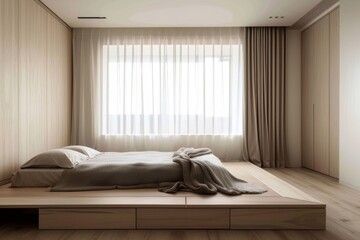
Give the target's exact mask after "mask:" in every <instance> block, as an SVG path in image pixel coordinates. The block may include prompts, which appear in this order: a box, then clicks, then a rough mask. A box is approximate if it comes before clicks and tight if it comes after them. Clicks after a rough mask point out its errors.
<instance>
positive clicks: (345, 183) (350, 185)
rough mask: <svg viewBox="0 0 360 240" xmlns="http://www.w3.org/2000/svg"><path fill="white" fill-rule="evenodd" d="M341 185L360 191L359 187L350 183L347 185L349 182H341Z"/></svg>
mask: <svg viewBox="0 0 360 240" xmlns="http://www.w3.org/2000/svg"><path fill="white" fill-rule="evenodd" d="M339 183H340V184H342V185H345V186H347V187H349V188H351V189H354V190H357V191H360V187H358V186H355V185H352V184H350V183H347V182H344V181H341V180H340V181H339Z"/></svg>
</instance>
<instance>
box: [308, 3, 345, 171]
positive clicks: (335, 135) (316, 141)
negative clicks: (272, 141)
mask: <svg viewBox="0 0 360 240" xmlns="http://www.w3.org/2000/svg"><path fill="white" fill-rule="evenodd" d="M301 35H302V80H301V81H302V85H301V87H302V90H301V91H302V100H301V104H302V111H301V116H302V119H301V122H302V124H301V125H302V126H301V128H302V130H301V131H302V137H301V138H302V140H301V143H302V165H303V166H304V167H306V168H310V169H313V170H315V171H318V172H321V173H324V174H327V175H330V176H333V177H336V178H338V177H339V9H338V8H337V9H335V10H334V11H332V12H331V13H329V14H327V15H326V16H324V17H323V18H321V19H320V20H319V21H317V22H316V23H314V24H313V25H312V26H310V27H309V28H307V29H305V30H304V31H303V32H302V34H301Z"/></svg>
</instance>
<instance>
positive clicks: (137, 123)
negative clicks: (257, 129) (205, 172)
mask: <svg viewBox="0 0 360 240" xmlns="http://www.w3.org/2000/svg"><path fill="white" fill-rule="evenodd" d="M242 35H243V29H241V28H174V29H167V28H161V29H151V28H146V29H75V30H74V96H73V100H74V101H73V102H74V107H73V129H72V130H73V131H72V133H73V134H72V141H73V143H74V144H84V145H88V146H92V147H95V148H97V149H99V150H102V151H143V150H159V151H174V150H176V149H177V148H179V147H182V146H191V147H210V148H212V149H213V151H214V152H215V154H217V155H218V156H219V157H221V158H222V160H237V159H240V158H241V146H242V99H243V69H244V62H243V45H242V40H243V37H242Z"/></svg>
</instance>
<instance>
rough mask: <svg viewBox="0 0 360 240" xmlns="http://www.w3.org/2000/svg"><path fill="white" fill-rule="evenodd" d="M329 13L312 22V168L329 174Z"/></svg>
mask: <svg viewBox="0 0 360 240" xmlns="http://www.w3.org/2000/svg"><path fill="white" fill-rule="evenodd" d="M329 33H330V32H329V15H326V16H325V17H323V18H322V19H321V20H319V21H318V22H316V23H315V24H314V61H315V62H314V63H315V68H314V77H315V79H314V90H315V92H314V170H316V171H319V172H321V173H324V174H329V150H330V149H329V147H330V145H329V143H330V141H329V138H330V136H329V132H330V131H329V128H330V125H329V122H330V121H329V114H330V109H329V97H330V95H329V87H330V84H329V60H330V54H329V42H330V38H329Z"/></svg>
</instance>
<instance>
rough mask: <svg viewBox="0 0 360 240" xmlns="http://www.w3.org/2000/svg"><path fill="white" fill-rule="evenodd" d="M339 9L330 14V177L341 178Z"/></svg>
mask: <svg viewBox="0 0 360 240" xmlns="http://www.w3.org/2000/svg"><path fill="white" fill-rule="evenodd" d="M339 18H340V16H339V8H337V9H335V10H334V11H332V12H331V13H330V176H332V177H335V178H339V92H340V90H339V87H340V86H339V79H340V71H339V70H340V22H339Z"/></svg>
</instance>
